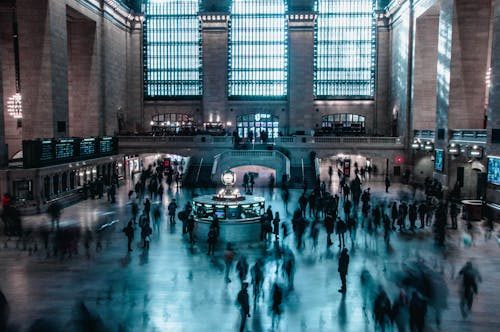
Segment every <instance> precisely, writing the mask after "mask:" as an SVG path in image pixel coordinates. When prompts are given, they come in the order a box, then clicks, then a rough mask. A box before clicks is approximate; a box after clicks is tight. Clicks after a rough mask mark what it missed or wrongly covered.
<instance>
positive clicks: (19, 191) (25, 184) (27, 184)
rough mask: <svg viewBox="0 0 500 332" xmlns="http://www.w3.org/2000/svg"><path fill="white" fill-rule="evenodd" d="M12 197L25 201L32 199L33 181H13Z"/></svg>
mask: <svg viewBox="0 0 500 332" xmlns="http://www.w3.org/2000/svg"><path fill="white" fill-rule="evenodd" d="M13 188H14V198H15V200H16V201H27V200H32V199H33V181H32V180H21V181H14V183H13Z"/></svg>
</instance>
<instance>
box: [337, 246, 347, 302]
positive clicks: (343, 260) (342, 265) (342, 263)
mask: <svg viewBox="0 0 500 332" xmlns="http://www.w3.org/2000/svg"><path fill="white" fill-rule="evenodd" d="M348 268H349V255H348V254H347V248H344V249H342V252H341V253H340V257H339V267H338V272H339V274H340V280H341V282H342V286H341V288H340V289H339V292H340V293H345V292H346V290H347V270H348Z"/></svg>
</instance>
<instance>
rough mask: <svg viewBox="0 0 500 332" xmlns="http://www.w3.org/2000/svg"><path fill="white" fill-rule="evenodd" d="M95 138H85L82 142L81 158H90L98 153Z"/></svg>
mask: <svg viewBox="0 0 500 332" xmlns="http://www.w3.org/2000/svg"><path fill="white" fill-rule="evenodd" d="M95 148H96V146H95V138H84V139H83V140H82V141H81V142H80V156H89V155H93V154H94V153H96V149H95Z"/></svg>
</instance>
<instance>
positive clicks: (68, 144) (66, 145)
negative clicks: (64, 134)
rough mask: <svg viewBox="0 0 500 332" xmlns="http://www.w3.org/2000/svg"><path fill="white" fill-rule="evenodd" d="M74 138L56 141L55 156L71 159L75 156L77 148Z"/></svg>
mask: <svg viewBox="0 0 500 332" xmlns="http://www.w3.org/2000/svg"><path fill="white" fill-rule="evenodd" d="M73 144H74V142H73V140H61V141H59V142H57V143H55V158H56V159H69V158H72V157H74V155H75V149H74V146H73Z"/></svg>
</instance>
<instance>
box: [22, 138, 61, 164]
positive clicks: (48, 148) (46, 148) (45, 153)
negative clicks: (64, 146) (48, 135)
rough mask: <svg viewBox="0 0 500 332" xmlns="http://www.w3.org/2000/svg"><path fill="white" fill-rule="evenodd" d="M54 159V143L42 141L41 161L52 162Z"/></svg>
mask: <svg viewBox="0 0 500 332" xmlns="http://www.w3.org/2000/svg"><path fill="white" fill-rule="evenodd" d="M23 150H24V149H23ZM52 159H54V150H53V149H52V141H42V147H41V154H40V160H52Z"/></svg>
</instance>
